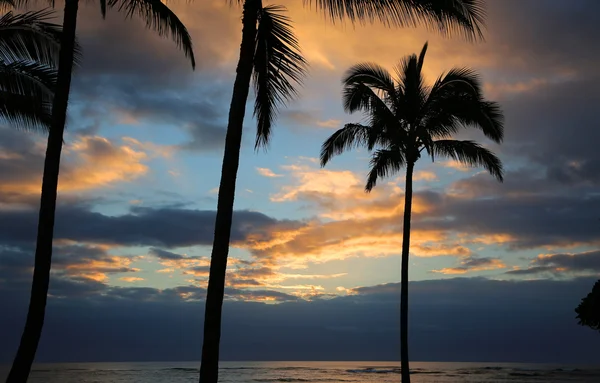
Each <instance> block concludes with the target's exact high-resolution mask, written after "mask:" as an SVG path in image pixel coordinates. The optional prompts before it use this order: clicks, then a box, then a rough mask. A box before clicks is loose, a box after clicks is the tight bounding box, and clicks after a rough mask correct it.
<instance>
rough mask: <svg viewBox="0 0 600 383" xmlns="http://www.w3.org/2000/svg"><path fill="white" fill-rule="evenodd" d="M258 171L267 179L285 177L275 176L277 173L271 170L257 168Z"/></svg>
mask: <svg viewBox="0 0 600 383" xmlns="http://www.w3.org/2000/svg"><path fill="white" fill-rule="evenodd" d="M256 171H257V173H258V174H260V175H261V176H263V177H267V178H275V177H283V175H282V174H275V172H273V171H272V170H271V169H269V168H256Z"/></svg>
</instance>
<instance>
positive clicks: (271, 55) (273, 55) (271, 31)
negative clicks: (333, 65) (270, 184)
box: [253, 5, 307, 149]
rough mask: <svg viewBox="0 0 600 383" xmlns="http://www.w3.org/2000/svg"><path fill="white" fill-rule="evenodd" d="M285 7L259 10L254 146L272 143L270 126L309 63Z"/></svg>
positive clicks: (254, 77)
mask: <svg viewBox="0 0 600 383" xmlns="http://www.w3.org/2000/svg"><path fill="white" fill-rule="evenodd" d="M284 11H286V8H285V7H283V6H277V5H270V6H267V7H264V8H262V9H261V10H260V11H259V22H258V29H257V34H256V52H255V55H254V68H253V69H254V72H253V80H254V88H255V91H256V100H255V103H254V115H255V116H256V119H257V132H256V143H255V149H258V148H259V147H261V146H266V145H268V143H269V137H270V135H271V127H272V125H273V122H274V120H275V117H276V114H277V110H278V108H279V106H280V105H282V104H285V103H286V102H287V101H289V100H290V99H293V98H294V97H295V96H296V95H297V91H296V88H295V87H296V86H297V85H300V84H301V83H302V80H303V78H304V76H305V74H306V69H307V62H306V60H305V59H304V57H303V56H302V54H301V53H300V46H299V44H298V39H297V38H296V36H295V35H294V32H293V28H292V25H291V24H290V19H289V18H288V17H287V16H285V15H283V14H282V13H283V12H284Z"/></svg>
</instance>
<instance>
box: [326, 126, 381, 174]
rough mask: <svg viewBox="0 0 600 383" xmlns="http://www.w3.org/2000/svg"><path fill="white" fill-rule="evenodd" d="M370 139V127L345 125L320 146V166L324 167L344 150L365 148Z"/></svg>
mask: <svg viewBox="0 0 600 383" xmlns="http://www.w3.org/2000/svg"><path fill="white" fill-rule="evenodd" d="M370 139H371V134H370V127H369V126H365V125H361V124H346V125H344V127H343V128H341V129H338V130H337V131H336V132H335V133H333V134H332V135H331V136H330V137H329V138H328V139H327V140H325V142H324V143H323V145H321V156H320V157H321V166H325V165H326V164H327V163H328V162H329V161H330V160H331V159H332V158H333V156H336V155H339V154H342V153H343V152H345V151H346V150H350V149H352V148H358V147H360V146H366V145H367V144H368V142H369V141H370Z"/></svg>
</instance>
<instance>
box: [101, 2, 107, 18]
mask: <svg viewBox="0 0 600 383" xmlns="http://www.w3.org/2000/svg"><path fill="white" fill-rule="evenodd" d="M100 14H101V15H102V18H103V19H105V18H106V0H100Z"/></svg>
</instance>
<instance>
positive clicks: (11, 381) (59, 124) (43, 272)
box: [6, 0, 79, 383]
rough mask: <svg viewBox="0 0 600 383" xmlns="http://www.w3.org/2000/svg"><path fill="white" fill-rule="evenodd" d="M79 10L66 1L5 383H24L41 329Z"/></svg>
mask: <svg viewBox="0 0 600 383" xmlns="http://www.w3.org/2000/svg"><path fill="white" fill-rule="evenodd" d="M78 7H79V0H67V1H66V3H65V11H64V20H63V34H62V36H61V41H60V55H59V61H58V78H57V84H56V90H55V94H54V100H53V103H52V125H51V128H50V132H49V135H48V146H47V148H46V159H45V161H44V176H43V180H42V197H41V203H40V213H39V219H38V231H37V244H36V249H35V266H34V270H33V282H32V285H31V297H30V300H29V311H28V312H27V321H26V323H25V329H24V330H23V335H22V337H21V343H20V344H19V349H18V350H17V355H16V356H15V359H14V361H13V365H12V368H11V370H10V373H9V375H8V378H7V379H6V382H7V383H25V382H27V378H28V377H29V372H30V371H31V365H32V364H33V360H34V359H35V353H36V351H37V347H38V344H39V341H40V337H41V335H42V327H43V325H44V316H45V312H46V300H47V296H48V285H49V283H50V267H51V262H52V239H53V236H54V213H55V210H56V195H57V188H58V172H59V168H60V153H61V150H62V143H63V132H64V129H65V121H66V117H67V105H68V103H69V90H70V88H71V73H72V69H73V53H74V48H75V29H76V26H77V10H78Z"/></svg>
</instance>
